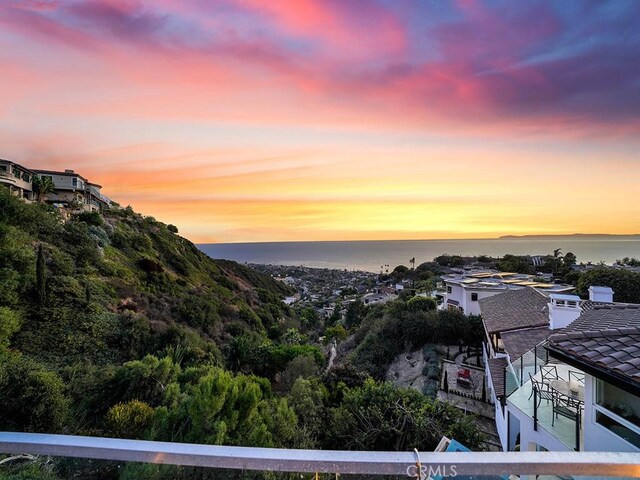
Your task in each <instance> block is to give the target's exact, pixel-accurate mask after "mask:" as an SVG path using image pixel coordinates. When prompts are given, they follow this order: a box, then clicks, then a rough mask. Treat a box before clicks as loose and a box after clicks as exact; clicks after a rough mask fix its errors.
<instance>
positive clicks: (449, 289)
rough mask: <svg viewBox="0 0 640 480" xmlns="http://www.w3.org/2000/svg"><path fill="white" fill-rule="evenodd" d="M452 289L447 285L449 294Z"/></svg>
mask: <svg viewBox="0 0 640 480" xmlns="http://www.w3.org/2000/svg"><path fill="white" fill-rule="evenodd" d="M451 291H452V289H451V285H447V293H451Z"/></svg>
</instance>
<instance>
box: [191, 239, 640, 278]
mask: <svg viewBox="0 0 640 480" xmlns="http://www.w3.org/2000/svg"><path fill="white" fill-rule="evenodd" d="M198 247H199V248H200V249H201V250H202V251H203V252H205V253H206V254H207V255H209V256H211V257H213V258H224V259H227V260H235V261H237V262H240V263H263V264H280V265H305V266H308V267H318V268H337V269H344V268H346V269H349V270H353V269H356V270H367V271H370V272H379V271H380V269H381V267H382V268H383V269H385V268H386V265H389V267H390V269H393V268H394V267H395V266H396V265H401V264H402V265H407V266H408V265H409V260H410V259H411V258H413V257H415V259H416V265H419V264H420V263H422V262H426V261H429V260H433V258H435V257H437V256H438V255H442V254H445V253H446V254H451V255H489V256H493V257H498V256H503V255H505V254H507V253H511V254H514V255H527V254H531V255H546V254H550V253H552V252H553V250H555V249H556V248H560V249H562V252H563V253H566V252H573V253H574V254H575V255H576V256H577V257H578V262H585V263H586V262H592V263H598V262H601V261H603V262H605V263H613V262H614V261H615V260H617V259H619V258H623V257H636V258H640V236H624V237H600V238H593V237H591V238H589V237H586V236H585V237H549V238H502V239H488V240H487V239H483V240H389V241H386V240H385V241H353V242H268V243H211V244H204V245H198Z"/></svg>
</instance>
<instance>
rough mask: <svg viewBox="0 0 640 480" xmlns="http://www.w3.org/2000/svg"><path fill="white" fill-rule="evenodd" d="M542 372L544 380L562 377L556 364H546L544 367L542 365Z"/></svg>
mask: <svg viewBox="0 0 640 480" xmlns="http://www.w3.org/2000/svg"><path fill="white" fill-rule="evenodd" d="M540 373H541V375H542V381H543V382H546V381H548V380H558V379H559V378H560V377H559V376H558V369H557V367H556V366H555V365H545V366H544V367H540Z"/></svg>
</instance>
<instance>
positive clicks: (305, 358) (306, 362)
mask: <svg viewBox="0 0 640 480" xmlns="http://www.w3.org/2000/svg"><path fill="white" fill-rule="evenodd" d="M317 373H318V365H317V364H316V361H315V359H314V358H313V357H311V356H309V355H300V356H299V357H296V358H294V359H293V360H291V361H290V362H289V365H287V368H286V369H285V370H284V372H282V374H281V375H280V384H281V385H282V388H283V389H284V390H290V389H291V388H292V387H293V384H294V383H295V381H296V380H298V379H299V378H309V377H313V376H314V375H316V374H317Z"/></svg>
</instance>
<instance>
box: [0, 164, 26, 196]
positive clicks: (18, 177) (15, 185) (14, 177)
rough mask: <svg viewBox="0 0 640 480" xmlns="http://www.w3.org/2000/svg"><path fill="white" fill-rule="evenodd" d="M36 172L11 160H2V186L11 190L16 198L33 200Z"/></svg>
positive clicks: (0, 177)
mask: <svg viewBox="0 0 640 480" xmlns="http://www.w3.org/2000/svg"><path fill="white" fill-rule="evenodd" d="M33 175H34V172H33V171H31V170H29V169H28V168H26V167H23V166H22V165H19V164H17V163H14V162H11V161H9V160H2V159H0V184H2V185H4V186H6V187H8V188H9V191H10V192H11V193H12V194H13V195H15V196H16V197H20V198H23V199H24V200H28V201H31V200H33V199H34V198H33V185H32V180H33Z"/></svg>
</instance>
